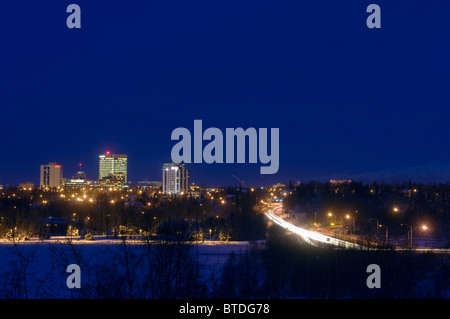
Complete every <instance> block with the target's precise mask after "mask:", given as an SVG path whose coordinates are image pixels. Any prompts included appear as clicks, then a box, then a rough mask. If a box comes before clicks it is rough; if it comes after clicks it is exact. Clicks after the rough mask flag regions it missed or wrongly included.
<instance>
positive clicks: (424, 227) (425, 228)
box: [401, 224, 428, 248]
mask: <svg viewBox="0 0 450 319" xmlns="http://www.w3.org/2000/svg"><path fill="white" fill-rule="evenodd" d="M401 226H407V227H409V228H410V230H409V231H408V237H409V246H410V247H411V248H412V233H413V230H414V229H418V228H422V230H424V231H425V230H428V227H427V225H425V224H424V225H422V226H421V227H416V228H413V227H412V226H411V225H408V224H401Z"/></svg>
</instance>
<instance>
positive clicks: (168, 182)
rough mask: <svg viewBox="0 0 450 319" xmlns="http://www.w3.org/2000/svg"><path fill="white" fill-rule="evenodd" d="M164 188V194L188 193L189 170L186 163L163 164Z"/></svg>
mask: <svg viewBox="0 0 450 319" xmlns="http://www.w3.org/2000/svg"><path fill="white" fill-rule="evenodd" d="M162 171H163V174H162V188H163V193H164V194H180V193H187V192H188V190H189V170H187V169H186V167H185V166H184V163H180V164H175V163H166V164H163V169H162Z"/></svg>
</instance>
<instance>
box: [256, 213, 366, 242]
mask: <svg viewBox="0 0 450 319" xmlns="http://www.w3.org/2000/svg"><path fill="white" fill-rule="evenodd" d="M281 207H282V206H278V207H275V208H273V209H269V210H268V211H267V212H265V215H266V216H267V218H269V219H270V220H271V221H273V222H274V223H276V224H278V225H280V226H281V227H283V228H285V229H287V230H289V231H291V232H293V233H295V234H297V235H299V236H301V237H302V238H303V239H304V240H305V241H306V242H307V243H309V244H311V245H313V246H317V244H318V243H323V244H327V245H333V246H338V247H340V248H346V249H368V247H365V246H362V245H358V244H356V243H352V242H349V241H346V240H342V239H337V238H334V237H331V236H327V235H323V234H319V233H317V232H313V231H310V230H306V229H304V228H300V227H297V226H295V225H293V224H291V223H289V222H287V221H285V220H284V219H282V218H281V217H279V216H278V215H276V214H275V213H274V212H273V211H274V210H276V209H280V208H281Z"/></svg>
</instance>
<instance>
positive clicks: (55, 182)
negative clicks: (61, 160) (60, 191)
mask: <svg viewBox="0 0 450 319" xmlns="http://www.w3.org/2000/svg"><path fill="white" fill-rule="evenodd" d="M62 180H63V167H62V165H59V164H56V163H49V164H45V165H41V178H40V186H41V187H51V188H53V187H59V186H61V185H62Z"/></svg>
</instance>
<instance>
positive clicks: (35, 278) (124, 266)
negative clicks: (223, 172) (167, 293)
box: [0, 237, 264, 298]
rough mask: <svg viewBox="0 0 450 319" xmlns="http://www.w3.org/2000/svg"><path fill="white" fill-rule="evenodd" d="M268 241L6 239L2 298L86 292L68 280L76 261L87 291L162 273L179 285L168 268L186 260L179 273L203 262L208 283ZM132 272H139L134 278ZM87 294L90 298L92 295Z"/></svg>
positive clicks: (0, 251) (0, 272) (1, 244)
mask: <svg viewBox="0 0 450 319" xmlns="http://www.w3.org/2000/svg"><path fill="white" fill-rule="evenodd" d="M263 244H264V243H263V242H255V243H250V242H216V241H211V242H210V241H205V242H203V243H200V242H199V243H198V244H195V243H189V244H188V245H183V247H179V248H174V247H172V248H167V249H166V247H165V248H164V249H156V250H155V248H156V247H162V246H161V245H158V244H156V243H152V242H150V245H147V244H146V243H142V242H141V241H138V240H128V241H127V242H126V245H124V244H123V242H122V240H120V239H119V240H117V239H115V240H113V239H106V238H94V240H93V241H86V240H72V241H71V244H69V243H68V242H67V240H66V238H64V237H61V238H52V239H50V240H45V241H40V240H30V241H26V242H19V243H18V244H14V243H12V242H9V241H0V298H71V297H75V298H77V297H80V296H77V295H74V294H79V291H76V289H68V288H67V285H66V280H67V277H68V276H69V275H70V273H67V272H66V268H67V266H68V265H70V264H77V265H79V266H80V268H81V282H82V286H83V287H87V288H86V289H85V291H87V289H90V291H93V290H98V289H99V288H98V286H99V285H105V286H106V287H110V289H118V287H117V285H120V286H126V287H127V288H129V289H130V290H133V289H134V290H138V288H139V289H141V290H142V289H143V288H142V287H141V286H140V284H141V283H143V282H144V281H146V280H147V279H148V277H149V276H150V277H152V278H154V277H155V276H156V277H155V278H154V281H155V282H157V281H158V280H159V281H161V280H162V281H164V278H159V277H161V276H167V278H168V280H169V281H170V280H174V285H178V284H179V283H178V282H177V279H173V278H172V277H170V276H171V274H165V269H172V268H171V267H173V264H176V265H178V264H181V265H182V266H180V269H181V270H180V269H177V268H173V272H178V271H180V272H183V271H184V270H185V269H190V270H192V269H194V268H193V267H197V268H196V269H198V270H199V274H200V276H199V277H200V278H199V279H200V281H201V282H203V283H208V281H214V280H218V278H219V277H220V275H221V271H222V268H223V266H224V265H225V263H226V262H227V260H228V258H229V256H230V254H231V253H234V254H240V253H242V252H244V251H246V250H247V249H249V248H251V247H255V246H257V247H260V246H261V245H263ZM150 247H151V248H150ZM148 249H153V250H152V253H150V254H149V250H148ZM149 256H152V257H149ZM180 256H181V257H180ZM186 256H188V257H186ZM186 260H188V261H186ZM189 267H191V268H189ZM149 269H152V271H149ZM190 270H187V271H190ZM150 273H156V275H155V276H154V274H152V275H150ZM130 274H131V275H132V277H133V278H132V279H131V280H130V276H129V275H130ZM160 274H161V276H159V275H160ZM187 275H189V274H187ZM158 276H159V277H158ZM109 277H111V278H113V279H114V280H119V281H123V280H124V278H125V279H127V280H129V281H130V282H131V283H130V282H127V283H123V282H122V283H119V284H118V283H116V284H115V285H116V286H114V284H112V283H104V282H102V279H100V278H104V281H105V280H106V281H110V279H109ZM152 280H153V279H152ZM180 280H181V279H180ZM180 280H178V281H180ZM108 285H109V286H108ZM83 287H82V288H83ZM130 287H132V288H130ZM121 289H122V288H121ZM87 296H88V298H90V297H91V296H92V294H90V293H89V294H87ZM106 297H108V295H106Z"/></svg>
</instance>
